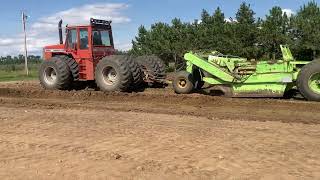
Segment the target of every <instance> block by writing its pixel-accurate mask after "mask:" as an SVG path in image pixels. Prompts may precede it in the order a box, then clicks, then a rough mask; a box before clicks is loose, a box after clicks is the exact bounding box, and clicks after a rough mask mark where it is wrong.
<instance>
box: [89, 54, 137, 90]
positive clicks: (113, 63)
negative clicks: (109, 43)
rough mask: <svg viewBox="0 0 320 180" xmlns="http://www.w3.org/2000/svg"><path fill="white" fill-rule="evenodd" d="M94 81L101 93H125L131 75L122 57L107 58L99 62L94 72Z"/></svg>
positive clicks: (130, 80) (129, 83)
mask: <svg viewBox="0 0 320 180" xmlns="http://www.w3.org/2000/svg"><path fill="white" fill-rule="evenodd" d="M95 81H96V84H97V86H98V87H99V89H100V90H102V91H121V92H124V91H127V90H128V88H129V86H130V85H131V82H132V75H131V71H130V68H129V65H128V62H127V61H126V58H124V57H123V56H116V55H114V56H108V57H105V58H103V59H102V60H100V62H99V63H98V64H97V66H96V70H95Z"/></svg>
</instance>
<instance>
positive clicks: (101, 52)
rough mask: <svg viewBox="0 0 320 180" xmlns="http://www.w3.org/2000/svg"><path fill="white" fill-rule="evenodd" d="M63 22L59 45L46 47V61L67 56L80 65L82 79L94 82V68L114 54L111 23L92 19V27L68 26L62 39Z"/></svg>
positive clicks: (60, 28) (60, 29)
mask: <svg viewBox="0 0 320 180" xmlns="http://www.w3.org/2000/svg"><path fill="white" fill-rule="evenodd" d="M61 24H62V20H61V21H60V22H59V26H58V27H59V38H60V44H59V45H51V46H46V47H44V59H45V60H49V59H50V58H52V57H54V56H59V55H67V56H69V57H71V58H72V59H74V60H75V61H76V62H77V63H78V64H79V74H80V79H83V80H93V79H94V77H93V76H94V74H93V72H94V68H95V66H96V64H97V63H98V62H99V60H101V59H102V58H103V57H106V56H110V55H113V54H114V43H113V36H112V28H111V21H105V20H98V19H93V18H91V19H90V25H85V26H68V25H67V26H66V38H65V41H63V37H62V27H61Z"/></svg>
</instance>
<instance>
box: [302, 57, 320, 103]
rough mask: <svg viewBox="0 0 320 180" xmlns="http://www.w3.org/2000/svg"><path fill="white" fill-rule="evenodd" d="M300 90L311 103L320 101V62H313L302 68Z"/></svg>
mask: <svg viewBox="0 0 320 180" xmlns="http://www.w3.org/2000/svg"><path fill="white" fill-rule="evenodd" d="M297 86H298V90H299V91H300V93H301V94H302V96H304V97H305V98H306V99H307V100H309V101H320V62H319V61H313V62H311V63H309V64H307V65H305V66H303V67H302V69H301V71H300V73H299V75H298V79H297Z"/></svg>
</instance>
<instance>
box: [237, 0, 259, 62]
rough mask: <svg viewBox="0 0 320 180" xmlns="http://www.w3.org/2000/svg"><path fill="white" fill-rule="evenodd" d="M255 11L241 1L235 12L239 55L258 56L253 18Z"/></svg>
mask: <svg viewBox="0 0 320 180" xmlns="http://www.w3.org/2000/svg"><path fill="white" fill-rule="evenodd" d="M254 15H255V12H254V11H253V10H252V9H251V7H250V4H249V5H248V4H246V3H245V2H243V3H242V4H241V5H240V8H239V10H238V12H237V14H236V20H237V23H235V24H234V25H235V27H236V36H237V39H238V40H237V41H238V43H239V44H238V46H239V47H240V48H239V49H240V51H239V52H238V53H237V54H238V55H240V56H244V57H247V58H256V57H257V56H258V47H257V37H258V27H257V24H256V22H255V18H254Z"/></svg>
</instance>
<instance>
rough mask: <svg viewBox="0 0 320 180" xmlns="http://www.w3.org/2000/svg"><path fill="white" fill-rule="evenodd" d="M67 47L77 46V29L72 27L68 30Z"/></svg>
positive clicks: (73, 47)
mask: <svg viewBox="0 0 320 180" xmlns="http://www.w3.org/2000/svg"><path fill="white" fill-rule="evenodd" d="M67 36H68V38H67V47H68V48H69V49H75V48H76V46H77V30H76V29H71V30H69V32H68V35H67Z"/></svg>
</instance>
